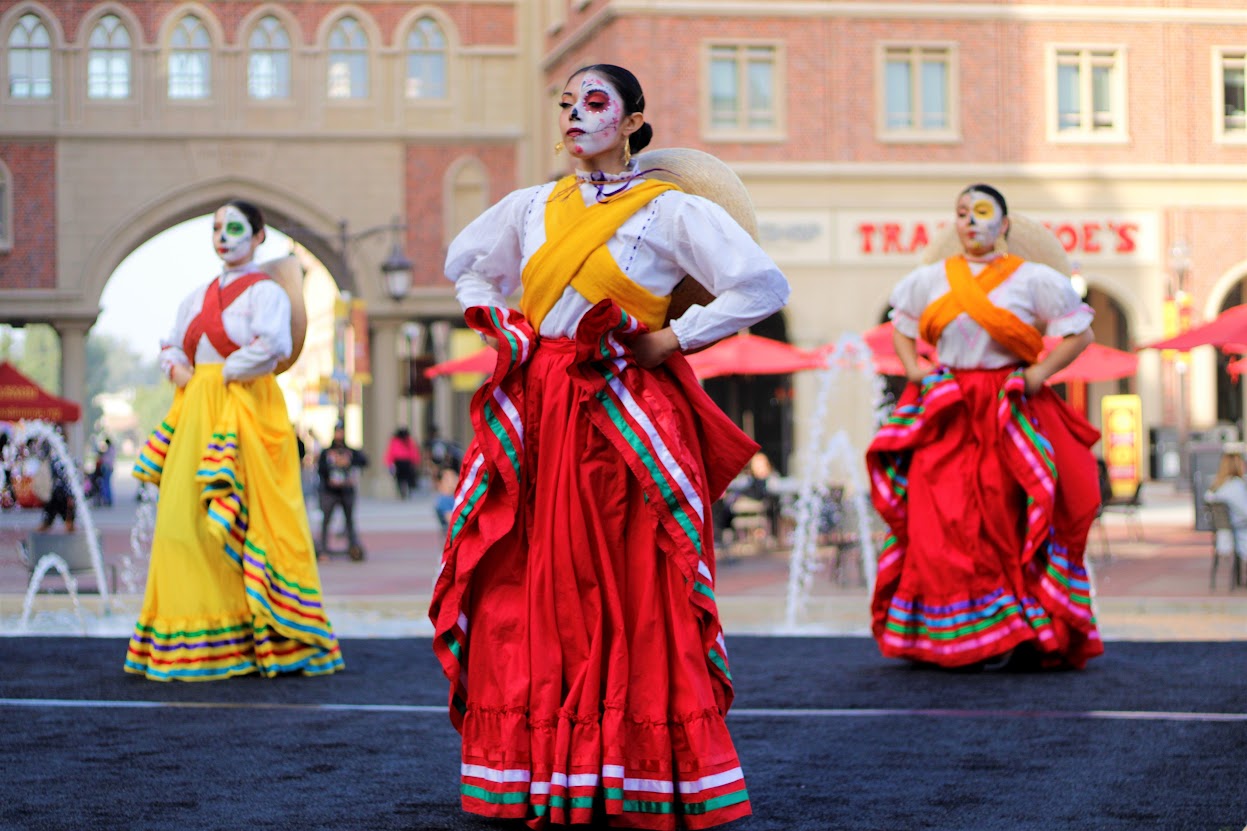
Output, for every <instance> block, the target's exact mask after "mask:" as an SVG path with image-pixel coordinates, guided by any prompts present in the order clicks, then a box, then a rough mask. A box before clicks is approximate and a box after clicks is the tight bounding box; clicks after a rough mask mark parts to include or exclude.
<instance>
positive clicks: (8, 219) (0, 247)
mask: <svg viewBox="0 0 1247 831" xmlns="http://www.w3.org/2000/svg"><path fill="white" fill-rule="evenodd" d="M12 247H13V182H12V180H11V179H10V177H9V169H8V167H6V166H5V164H4V162H0V251H8V250H10V249H11V248H12Z"/></svg>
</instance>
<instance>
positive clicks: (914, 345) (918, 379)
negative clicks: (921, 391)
mask: <svg viewBox="0 0 1247 831" xmlns="http://www.w3.org/2000/svg"><path fill="white" fill-rule="evenodd" d="M892 348H893V349H895V350H896V356H897V357H898V358H900V359H901V366H903V367H904V368H905V377H906V378H907V379H909V380H910V381H912V382H913V383H915V384H921V383H922V379H923V378H925V377H926V376H927V370H926V369H924V368H923V366H922V364H921V363H920V362H919V360H918V342H917V341H916V340H915V339H914V338H911V337H910V336H909V335H906V334H903V333H902V332H901V330H900V329H897V328H896V327H895V326H893V327H892Z"/></svg>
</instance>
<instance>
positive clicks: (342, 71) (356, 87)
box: [328, 17, 368, 99]
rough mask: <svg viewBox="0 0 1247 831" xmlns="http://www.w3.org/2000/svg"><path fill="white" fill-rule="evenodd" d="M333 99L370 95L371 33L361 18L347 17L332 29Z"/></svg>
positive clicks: (331, 84)
mask: <svg viewBox="0 0 1247 831" xmlns="http://www.w3.org/2000/svg"><path fill="white" fill-rule="evenodd" d="M328 94H329V97H330V98H337V99H349V98H367V97H368V34H367V33H366V32H365V31H364V27H363V26H361V25H360V24H359V21H358V20H356V19H355V18H353V17H344V18H342V19H341V20H339V21H338V22H337V23H335V24H334V27H333V30H332V31H330V32H329V91H328Z"/></svg>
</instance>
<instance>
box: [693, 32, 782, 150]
mask: <svg viewBox="0 0 1247 831" xmlns="http://www.w3.org/2000/svg"><path fill="white" fill-rule="evenodd" d="M709 50H710V63H709V77H710V83H709V84H708V89H709V94H710V100H709V122H708V125H707V126H708V128H709V130H710V131H711V132H723V133H741V132H746V133H748V132H765V133H774V132H776V131H777V130H778V129H779V112H778V101H779V89H778V85H779V50H778V49H777V47H775V46H772V45H767V44H712V45H710V47H709Z"/></svg>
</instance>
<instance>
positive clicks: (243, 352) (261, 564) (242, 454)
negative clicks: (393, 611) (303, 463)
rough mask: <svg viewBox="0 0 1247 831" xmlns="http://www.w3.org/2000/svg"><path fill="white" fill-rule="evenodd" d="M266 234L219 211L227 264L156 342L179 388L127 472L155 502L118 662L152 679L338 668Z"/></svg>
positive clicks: (247, 218)
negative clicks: (280, 377)
mask: <svg viewBox="0 0 1247 831" xmlns="http://www.w3.org/2000/svg"><path fill="white" fill-rule="evenodd" d="M263 239H264V219H263V216H262V215H261V213H260V211H259V209H258V208H256V207H255V206H254V205H251V204H250V203H247V202H242V201H233V202H230V203H228V204H226V205H225V206H223V207H222V208H220V209H219V210H218V211H217V212H216V214H215V216H214V218H213V243H214V245H215V246H216V250H217V253H218V254H219V255H220V256H221V258H222V260H224V262H225V271H224V273H223V274H222V276H221V277H220V278H218V279H215V280H213V281H212V282H211V283H209V284H208V285H206V286H204V287H202V288H200V289H197V290H196V291H194V292H192V293H191V294H190V295H189V296H188V297H187V298H186V299H185V300H184V301H183V302H182V305H181V307H180V308H179V309H178V316H177V320H176V322H175V323H174V326H173V331H172V332H171V334H170V335H169V337H168V338H167V339H166V340H165V341H164V342H163V346H164V349H163V350H162V351H161V355H160V363H161V368H162V369H164V371H165V373H166V374H167V375H168V376H169V378H170V379H171V380H172V381H173V382H174V383H175V384H176V385H177V391H176V392H175V394H174V401H173V407H172V408H171V409H170V411H169V414H168V415H167V416H166V417H165V419H164V422H163V423H162V424H161V425H160V427H159V428H157V429H156V430H155V431H154V432H153V433H152V436H151V438H150V439H149V440H148V442H147V445H146V446H145V447H144V448H143V450H142V451H141V452H140V455H139V459H138V461H137V462H136V464H135V468H134V472H135V476H137V477H138V478H139V479H141V480H143V481H146V482H150V483H153V484H156V485H158V486H159V487H160V501H159V502H158V503H157V512H156V528H155V532H154V534H153V537H152V554H151V565H150V567H149V569H148V574H147V591H146V594H145V595H144V598H143V608H142V611H141V612H140V614H139V620H138V622H137V623H136V624H135V627H134V634H133V636H132V637H131V638H130V646H129V650H128V653H127V655H126V661H125V670H126V672H132V673H136V674H139V675H143V676H145V677H147V678H150V679H153V680H157V681H172V680H177V681H211V680H216V679H221V678H229V677H232V676H235V675H245V674H248V673H253V672H259V673H261V674H263V675H265V676H268V677H272V676H274V675H277V674H279V673H284V672H300V673H303V674H305V675H323V674H327V673H332V672H335V671H337V670H339V669H342V668H343V662H342V655H341V652H340V650H339V648H338V641H337V638H336V637H335V636H334V633H333V628H332V626H331V625H330V623H329V619H328V618H327V617H326V616H325V610H324V604H323V601H322V597H321V589H320V575H319V573H318V571H317V568H316V556H315V554H314V552H313V548H312V536H311V530H310V528H309V527H308V521H307V509H306V508H305V506H304V503H303V489H302V487H301V484H300V476H299V455H298V447H297V444H296V442H295V437H294V431H293V429H292V428H291V426H290V419H289V416H288V415H287V412H286V401H285V397H284V396H283V395H282V393H281V390H280V389H279V388H278V386H277V381H276V379H275V373H274V371H275V370H276V369H278V368H279V367H280V364H281V363H282V362H285V361H288V360H290V359H292V357H293V356H292V352H294V351H295V349H296V346H295V344H294V341H293V338H292V334H291V329H292V307H291V300H290V296H289V295H288V294H287V291H286V289H284V288H283V287H282V286H281V285H278V283H277V282H276V281H275V280H273V279H272V278H271V277H270V275H269V274H267V273H266V272H264V271H263V270H261V268H260V267H259V266H257V265H256V264H255V262H254V259H253V258H254V256H255V251H256V249H257V248H258V247H259V245H260V243H261V242H262V241H263ZM301 344H302V339H301V334H300V339H299V345H300V346H301Z"/></svg>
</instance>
